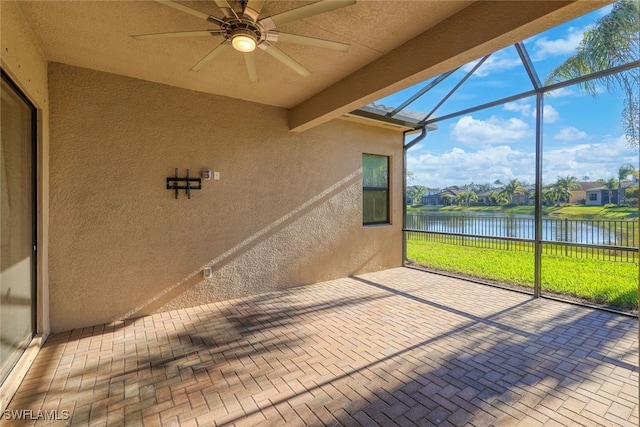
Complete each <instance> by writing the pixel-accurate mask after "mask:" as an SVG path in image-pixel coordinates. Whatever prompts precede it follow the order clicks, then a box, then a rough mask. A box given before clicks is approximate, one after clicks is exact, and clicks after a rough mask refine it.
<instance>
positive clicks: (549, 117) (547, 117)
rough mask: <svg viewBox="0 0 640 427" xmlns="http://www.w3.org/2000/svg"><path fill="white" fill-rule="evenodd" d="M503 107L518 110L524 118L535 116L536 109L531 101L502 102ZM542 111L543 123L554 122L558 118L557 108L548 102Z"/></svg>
mask: <svg viewBox="0 0 640 427" xmlns="http://www.w3.org/2000/svg"><path fill="white" fill-rule="evenodd" d="M504 109H505V110H506V111H515V112H518V113H520V114H522V117H525V118H530V117H532V118H534V119H535V117H536V109H535V108H534V105H533V104H531V103H527V102H522V101H515V102H507V103H506V104H504ZM543 113H544V114H543V119H544V122H545V123H554V122H556V121H558V119H559V118H560V113H558V110H556V109H555V108H553V107H552V106H551V105H549V104H547V105H545V106H544V107H543Z"/></svg>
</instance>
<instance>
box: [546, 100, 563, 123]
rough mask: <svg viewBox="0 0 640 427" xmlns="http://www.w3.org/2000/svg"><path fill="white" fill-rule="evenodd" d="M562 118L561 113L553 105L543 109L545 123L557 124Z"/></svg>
mask: <svg viewBox="0 0 640 427" xmlns="http://www.w3.org/2000/svg"><path fill="white" fill-rule="evenodd" d="M559 118H560V113H558V110H556V109H555V108H553V107H552V106H551V105H548V104H547V105H545V106H544V107H542V121H543V122H544V123H555V122H557V121H558V119H559Z"/></svg>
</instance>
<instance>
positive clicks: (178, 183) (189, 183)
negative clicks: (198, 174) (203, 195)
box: [167, 168, 202, 199]
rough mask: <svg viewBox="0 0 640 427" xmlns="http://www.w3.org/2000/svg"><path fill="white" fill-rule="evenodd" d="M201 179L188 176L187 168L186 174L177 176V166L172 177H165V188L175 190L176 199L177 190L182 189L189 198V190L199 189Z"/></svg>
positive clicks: (200, 187)
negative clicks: (180, 176)
mask: <svg viewBox="0 0 640 427" xmlns="http://www.w3.org/2000/svg"><path fill="white" fill-rule="evenodd" d="M201 189H202V179H201V178H189V169H187V176H186V177H184V178H178V168H176V174H175V176H173V177H168V178H167V190H175V192H176V199H177V198H178V190H184V191H185V193H187V198H188V199H190V198H191V190H201Z"/></svg>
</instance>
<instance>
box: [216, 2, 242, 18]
mask: <svg viewBox="0 0 640 427" xmlns="http://www.w3.org/2000/svg"><path fill="white" fill-rule="evenodd" d="M215 2H216V5H218V8H219V9H220V10H221V11H222V14H223V15H224V16H226V17H227V18H236V19H237V18H238V15H236V12H235V11H234V10H233V8H232V7H231V5H230V4H229V2H228V1H227V0H215Z"/></svg>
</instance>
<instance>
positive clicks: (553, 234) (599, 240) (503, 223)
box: [407, 212, 638, 247]
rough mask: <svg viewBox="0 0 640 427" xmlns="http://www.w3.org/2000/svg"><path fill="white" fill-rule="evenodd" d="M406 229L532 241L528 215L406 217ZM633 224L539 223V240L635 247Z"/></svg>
mask: <svg viewBox="0 0 640 427" xmlns="http://www.w3.org/2000/svg"><path fill="white" fill-rule="evenodd" d="M407 228H411V229H415V230H424V231H434V232H441V233H456V234H474V235H480V236H492V237H493V236H495V237H513V238H518V239H528V240H533V239H535V219H534V218H533V217H532V216H531V215H510V216H496V215H492V214H491V213H486V212H474V213H469V212H465V213H464V214H452V213H442V212H437V213H431V212H430V213H429V214H408V215H407ZM637 228H638V223H637V221H602V220H574V219H571V220H568V219H552V218H543V219H542V240H544V241H555V242H569V243H581V244H590V245H613V246H631V247H636V246H637V244H636V242H635V236H636V234H637V231H636V230H637Z"/></svg>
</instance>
